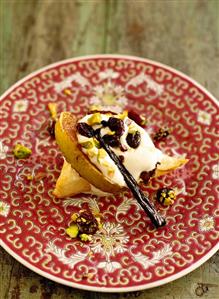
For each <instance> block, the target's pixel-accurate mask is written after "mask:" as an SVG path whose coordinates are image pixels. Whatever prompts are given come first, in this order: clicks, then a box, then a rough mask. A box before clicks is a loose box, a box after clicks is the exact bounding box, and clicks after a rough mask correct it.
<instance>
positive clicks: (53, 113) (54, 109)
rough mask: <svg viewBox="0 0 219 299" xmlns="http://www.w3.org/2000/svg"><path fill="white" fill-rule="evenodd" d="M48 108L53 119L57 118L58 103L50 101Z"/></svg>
mask: <svg viewBox="0 0 219 299" xmlns="http://www.w3.org/2000/svg"><path fill="white" fill-rule="evenodd" d="M48 108H49V111H50V114H51V117H52V119H53V120H56V119H57V104H56V103H49V104H48Z"/></svg>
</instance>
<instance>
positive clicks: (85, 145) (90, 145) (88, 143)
mask: <svg viewBox="0 0 219 299" xmlns="http://www.w3.org/2000/svg"><path fill="white" fill-rule="evenodd" d="M81 146H82V147H83V148H86V149H91V148H93V147H94V144H93V142H92V141H85V142H82V143H81Z"/></svg>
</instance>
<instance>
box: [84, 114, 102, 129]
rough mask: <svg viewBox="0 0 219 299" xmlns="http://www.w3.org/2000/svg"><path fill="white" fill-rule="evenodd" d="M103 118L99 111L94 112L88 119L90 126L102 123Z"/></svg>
mask: <svg viewBox="0 0 219 299" xmlns="http://www.w3.org/2000/svg"><path fill="white" fill-rule="evenodd" d="M101 120H102V117H101V114H100V113H99V112H97V113H94V114H93V115H92V116H91V117H90V118H89V119H88V121H87V122H88V124H89V125H90V126H92V125H96V124H100V123H101Z"/></svg>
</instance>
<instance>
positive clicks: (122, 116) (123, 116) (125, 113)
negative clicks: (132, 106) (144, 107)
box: [118, 110, 128, 120]
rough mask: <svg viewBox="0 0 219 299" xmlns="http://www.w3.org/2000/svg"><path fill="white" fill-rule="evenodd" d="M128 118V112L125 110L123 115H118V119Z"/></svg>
mask: <svg viewBox="0 0 219 299" xmlns="http://www.w3.org/2000/svg"><path fill="white" fill-rule="evenodd" d="M127 116H128V111H127V110H125V111H123V112H122V113H120V114H118V118H120V119H122V120H124V119H125V118H126V117H127Z"/></svg>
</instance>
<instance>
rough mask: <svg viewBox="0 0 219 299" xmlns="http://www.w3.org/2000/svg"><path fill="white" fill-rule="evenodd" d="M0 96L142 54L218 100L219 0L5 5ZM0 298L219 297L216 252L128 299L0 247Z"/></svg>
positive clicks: (26, 0)
mask: <svg viewBox="0 0 219 299" xmlns="http://www.w3.org/2000/svg"><path fill="white" fill-rule="evenodd" d="M0 3H1V4H0V5H1V6H0V22H1V23H0V93H2V92H3V91H4V90H6V89H7V88H8V87H9V86H10V85H11V84H13V83H15V82H16V81H17V80H18V79H20V78H22V77H24V76H25V75H26V74H28V73H30V72H32V71H33V70H36V69H38V68H40V67H42V66H44V65H47V64H49V63H51V62H55V61H58V60H61V59H64V58H69V57H74V56H79V55H85V54H97V53H119V54H129V55H137V56H142V57H147V58H150V59H153V60H157V61H160V62H163V63H165V64H168V65H170V66H172V67H175V68H177V69H179V70H181V71H183V72H185V73H186V74H188V75H190V76H191V77H193V78H194V79H196V80H197V81H198V82H200V83H201V84H202V85H204V86H205V87H206V88H207V89H208V90H209V91H210V92H211V93H212V94H213V95H215V96H216V97H219V84H218V78H219V0H178V1H177V0H175V1H174V0H172V1H168V0H151V1H147V0H124V1H123V0H118V1H117V0H105V1H104V0H87V1H86V0H84V1H75V0H33V1H32V0H0ZM0 266H1V268H0V277H1V281H0V298H1V299H3V298H13V299H15V298H28V299H29V298H31V299H34V298H42V299H49V298H54V299H55V298H77V299H80V298H132V297H133V298H134V297H139V298H142V299H156V298H162V299H174V298H175V299H190V298H199V297H203V298H210V299H216V298H217V299H218V298H219V295H218V294H219V288H218V286H219V285H218V277H219V275H218V273H219V255H215V256H213V257H212V258H211V259H210V260H209V261H208V262H206V263H205V264H204V265H202V266H201V267H200V268H198V269H197V270H195V271H193V272H192V273H190V274H189V275H187V276H185V277H183V278H181V279H179V280H177V281H175V282H172V283H169V284H168V285H165V286H162V287H159V288H156V289H151V290H147V291H144V292H134V293H129V294H101V293H100V294H99V293H91V292H86V291H79V290H76V289H72V288H69V287H65V286H62V285H58V284H56V283H54V282H51V281H49V280H47V279H45V278H43V277H40V276H39V275H37V274H35V273H33V272H32V271H30V270H28V269H27V268H25V267H24V266H22V265H21V264H19V263H18V262H16V261H15V260H14V259H13V258H12V257H10V256H9V255H8V254H7V253H6V252H4V251H3V250H0Z"/></svg>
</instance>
